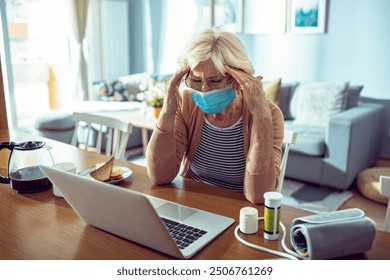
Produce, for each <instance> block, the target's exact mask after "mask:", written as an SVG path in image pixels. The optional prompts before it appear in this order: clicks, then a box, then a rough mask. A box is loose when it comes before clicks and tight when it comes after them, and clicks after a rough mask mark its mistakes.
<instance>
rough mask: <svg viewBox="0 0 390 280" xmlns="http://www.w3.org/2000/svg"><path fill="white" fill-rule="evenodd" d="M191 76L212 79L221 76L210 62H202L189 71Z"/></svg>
mask: <svg viewBox="0 0 390 280" xmlns="http://www.w3.org/2000/svg"><path fill="white" fill-rule="evenodd" d="M191 74H192V75H194V76H197V77H214V76H218V75H221V73H220V72H219V71H218V70H217V68H215V66H214V63H213V62H212V61H211V60H206V61H202V62H201V63H199V64H198V65H197V66H196V67H194V68H193V69H191Z"/></svg>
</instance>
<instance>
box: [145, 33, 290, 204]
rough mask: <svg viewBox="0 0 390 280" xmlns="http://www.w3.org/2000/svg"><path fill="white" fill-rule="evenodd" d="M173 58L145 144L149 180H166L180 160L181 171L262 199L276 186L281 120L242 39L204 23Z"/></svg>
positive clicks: (257, 201) (254, 200)
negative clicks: (176, 67)
mask: <svg viewBox="0 0 390 280" xmlns="http://www.w3.org/2000/svg"><path fill="white" fill-rule="evenodd" d="M179 64H180V65H181V69H180V70H178V71H177V72H176V73H175V74H174V75H173V76H172V77H170V78H169V79H167V80H166V81H165V86H166V87H165V97H164V105H163V108H162V111H161V114H160V116H159V118H158V120H157V123H156V128H155V130H154V132H153V135H152V137H151V139H150V142H149V145H148V147H147V152H146V161H147V170H148V174H149V176H150V178H151V179H152V180H153V182H154V183H155V184H158V185H160V184H167V183H170V182H171V181H172V180H173V179H174V178H175V177H176V176H177V174H178V172H179V170H180V167H181V163H182V162H183V170H182V174H181V175H182V176H183V177H185V178H189V179H193V180H196V181H200V182H204V183H207V184H210V185H214V186H216V187H222V188H228V189H231V190H233V191H238V192H244V195H245V197H246V198H247V199H248V200H249V201H250V202H252V203H254V204H261V203H264V198H263V194H264V193H265V192H267V191H274V190H275V189H276V187H277V184H278V177H279V173H280V160H281V147H282V140H283V132H284V122H283V115H282V113H281V111H280V109H279V108H278V107H277V106H276V105H275V104H274V103H273V102H271V101H269V100H267V98H266V95H265V93H264V90H263V85H262V81H261V80H262V77H254V76H253V75H254V69H253V67H252V63H251V61H250V60H249V58H248V56H247V54H246V52H245V49H244V47H243V45H242V43H241V41H240V40H239V39H238V38H237V37H236V36H235V35H234V34H232V33H229V32H223V31H222V30H220V29H219V28H212V29H206V30H205V31H203V32H202V33H200V34H199V35H197V36H196V37H194V38H193V39H192V40H190V41H189V42H188V44H187V47H186V49H185V52H184V54H183V55H182V56H181V57H180V58H179ZM183 80H184V84H185V86H184V85H183V86H182V84H181V83H182V82H183ZM179 88H180V91H179Z"/></svg>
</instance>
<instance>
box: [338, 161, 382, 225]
mask: <svg viewBox="0 0 390 280" xmlns="http://www.w3.org/2000/svg"><path fill="white" fill-rule="evenodd" d="M376 166H388V167H390V159H383V158H381V159H379V160H378V162H377V164H376ZM348 190H350V191H352V192H353V194H354V195H353V197H352V198H351V199H349V200H348V201H347V202H346V203H345V204H343V205H342V207H341V209H345V208H353V207H356V208H360V209H362V210H363V211H364V212H365V213H366V216H368V217H370V218H371V219H373V220H374V221H375V223H376V225H377V228H378V229H380V230H383V222H384V220H385V216H386V209H387V205H385V204H381V203H378V202H375V201H372V200H370V199H367V198H365V197H364V196H362V195H361V194H360V192H359V190H358V188H357V186H356V184H353V185H352V186H351V187H350V188H349V189H348Z"/></svg>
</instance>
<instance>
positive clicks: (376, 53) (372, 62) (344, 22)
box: [240, 0, 390, 99]
mask: <svg viewBox="0 0 390 280" xmlns="http://www.w3.org/2000/svg"><path fill="white" fill-rule="evenodd" d="M240 37H241V38H242V40H243V41H244V43H245V45H246V48H247V50H248V52H249V54H250V57H251V58H252V60H253V64H254V67H255V69H256V72H257V73H258V74H261V75H262V76H264V77H265V78H269V79H272V78H274V77H282V79H283V80H284V81H286V82H288V81H304V80H306V81H349V82H350V83H351V84H354V85H357V84H361V85H364V89H363V91H362V96H366V97H371V98H378V99H390V1H389V0H328V24H327V32H326V33H325V34H292V33H285V34H273V35H246V34H242V35H240Z"/></svg>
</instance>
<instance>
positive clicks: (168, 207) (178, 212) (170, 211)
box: [156, 202, 196, 220]
mask: <svg viewBox="0 0 390 280" xmlns="http://www.w3.org/2000/svg"><path fill="white" fill-rule="evenodd" d="M156 211H157V213H159V214H160V215H164V216H167V217H171V218H174V219H178V220H185V219H187V218H188V217H189V216H191V215H193V214H195V213H196V210H194V209H191V208H188V207H185V206H181V205H178V204H175V203H170V202H167V203H165V204H164V205H163V206H161V207H159V208H157V209H156Z"/></svg>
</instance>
